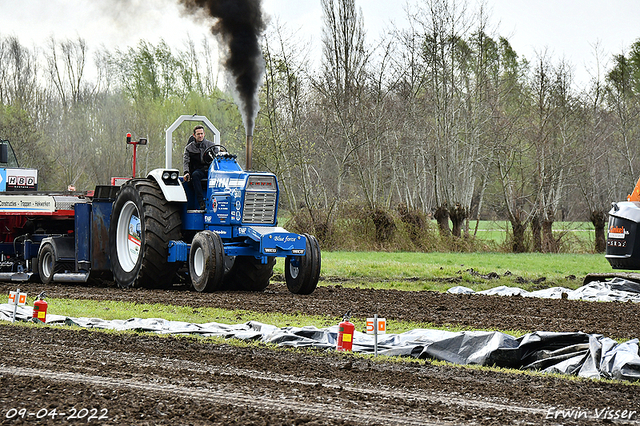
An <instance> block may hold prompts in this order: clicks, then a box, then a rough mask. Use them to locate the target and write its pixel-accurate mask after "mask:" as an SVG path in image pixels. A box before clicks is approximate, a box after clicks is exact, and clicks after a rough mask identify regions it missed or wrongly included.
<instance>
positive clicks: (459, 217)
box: [449, 203, 467, 238]
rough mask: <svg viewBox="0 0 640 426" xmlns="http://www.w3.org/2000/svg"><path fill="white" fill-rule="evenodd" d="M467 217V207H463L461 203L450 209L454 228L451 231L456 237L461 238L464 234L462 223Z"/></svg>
mask: <svg viewBox="0 0 640 426" xmlns="http://www.w3.org/2000/svg"><path fill="white" fill-rule="evenodd" d="M466 217H467V209H465V208H464V207H462V205H460V203H456V205H455V206H453V207H452V208H450V209H449V218H450V219H451V223H452V224H453V230H452V231H451V232H452V234H453V235H454V236H455V237H458V238H460V237H461V236H462V225H463V224H464V220H465V219H466Z"/></svg>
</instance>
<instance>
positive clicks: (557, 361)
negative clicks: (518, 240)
mask: <svg viewBox="0 0 640 426" xmlns="http://www.w3.org/2000/svg"><path fill="white" fill-rule="evenodd" d="M32 312H33V309H32V308H31V307H29V306H19V307H18V313H17V320H21V321H27V320H29V319H30V318H31V316H32ZM12 315H13V305H8V304H3V305H0V319H2V320H5V321H10V320H11V318H12ZM47 324H54V325H77V326H80V327H85V328H101V329H114V330H136V331H144V332H154V333H160V334H192V335H200V336H203V337H208V336H219V337H223V338H236V339H241V340H256V341H262V342H264V343H272V344H277V345H281V346H293V347H313V348H318V349H333V348H335V347H336V342H337V336H338V326H337V325H335V326H332V327H329V328H322V329H319V328H316V327H314V326H307V327H283V328H278V327H275V326H273V325H268V324H262V323H258V322H255V321H250V322H247V323H245V324H233V325H228V324H220V323H215V322H209V323H205V324H193V323H186V322H179V321H167V320H164V319H161V318H148V319H141V318H131V319H128V320H111V321H107V320H103V319H99V318H69V317H64V316H60V315H47ZM353 351H354V352H360V353H373V352H374V337H373V336H372V335H368V334H365V333H361V332H358V331H356V332H355V334H354V340H353ZM378 353H379V354H380V355H390V356H395V355H398V356H411V357H414V358H421V359H437V360H442V361H448V362H452V363H455V364H477V365H485V366H492V365H493V366H498V367H508V368H522V369H533V370H539V371H543V372H549V373H564V374H573V375H578V376H580V377H588V378H609V379H621V380H634V381H635V380H640V355H639V353H638V339H633V340H629V341H627V342H624V343H618V342H616V341H615V340H613V339H610V338H607V337H603V336H601V335H598V334H585V333H555V332H542V331H538V332H535V333H529V334H526V335H524V336H522V337H519V338H516V337H513V336H510V335H508V334H504V333H500V332H496V331H460V332H451V331H444V330H431V329H414V330H411V331H407V332H405V333H401V334H383V335H379V336H378Z"/></svg>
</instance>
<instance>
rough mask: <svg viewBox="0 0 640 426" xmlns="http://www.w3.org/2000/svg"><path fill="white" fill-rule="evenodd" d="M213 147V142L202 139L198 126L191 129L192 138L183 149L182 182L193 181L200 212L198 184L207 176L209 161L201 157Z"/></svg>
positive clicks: (202, 202)
mask: <svg viewBox="0 0 640 426" xmlns="http://www.w3.org/2000/svg"><path fill="white" fill-rule="evenodd" d="M212 146H215V144H214V143H213V142H211V141H210V140H207V139H205V138H204V127H203V126H201V125H198V126H196V127H194V128H193V136H191V137H190V138H189V142H188V143H187V146H185V148H184V181H185V182H189V181H190V180H193V191H194V192H195V194H196V199H197V200H198V203H199V206H200V210H204V208H205V201H204V191H203V189H202V185H201V184H200V182H201V181H202V179H205V178H206V177H207V174H208V167H209V163H211V160H210V159H205V158H204V157H203V154H204V152H205V151H206V150H207V148H209V147H212ZM216 152H217V150H216Z"/></svg>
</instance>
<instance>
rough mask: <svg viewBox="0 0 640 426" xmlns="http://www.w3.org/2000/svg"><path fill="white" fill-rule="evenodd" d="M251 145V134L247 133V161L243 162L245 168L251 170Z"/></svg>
mask: <svg viewBox="0 0 640 426" xmlns="http://www.w3.org/2000/svg"><path fill="white" fill-rule="evenodd" d="M252 145H253V135H247V161H246V162H245V169H246V170H251V151H252Z"/></svg>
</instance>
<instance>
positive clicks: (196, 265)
mask: <svg viewBox="0 0 640 426" xmlns="http://www.w3.org/2000/svg"><path fill="white" fill-rule="evenodd" d="M193 272H194V273H195V274H196V275H197V276H202V273H203V272H204V251H203V250H202V247H198V248H197V249H196V252H195V253H194V254H193Z"/></svg>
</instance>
